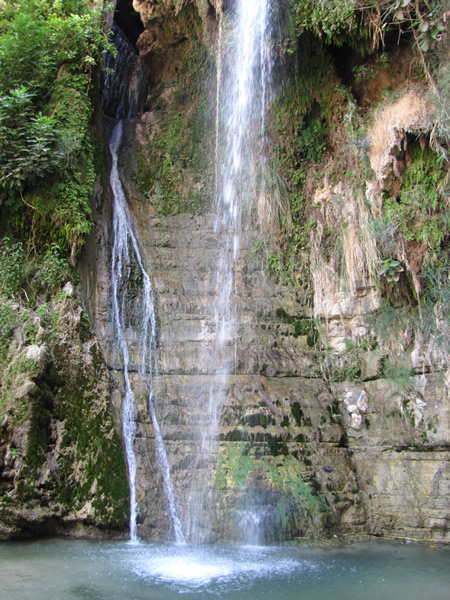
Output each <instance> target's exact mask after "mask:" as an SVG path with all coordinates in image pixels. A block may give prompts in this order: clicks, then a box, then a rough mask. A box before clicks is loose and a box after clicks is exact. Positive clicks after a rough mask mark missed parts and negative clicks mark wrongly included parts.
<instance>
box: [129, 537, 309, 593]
mask: <svg viewBox="0 0 450 600" xmlns="http://www.w3.org/2000/svg"><path fill="white" fill-rule="evenodd" d="M134 559H135V560H133V562H134V567H133V570H134V572H135V574H136V575H138V576H139V577H143V578H145V579H146V580H150V581H152V580H153V581H154V582H161V583H165V584H173V585H175V586H180V587H182V588H183V587H187V588H199V587H201V588H204V587H207V586H209V585H210V584H212V583H220V584H233V583H237V582H239V581H242V580H244V579H245V580H255V579H260V578H262V577H267V576H270V575H287V574H289V573H292V572H296V573H298V572H299V571H300V570H303V569H305V568H306V569H307V570H311V569H314V567H315V565H314V563H310V562H309V561H298V560H292V559H288V558H286V557H283V558H282V557H280V556H277V553H276V552H275V553H273V552H270V548H267V547H266V548H265V547H263V546H256V547H251V546H242V547H239V548H236V547H234V548H233V549H231V548H229V549H228V548H208V550H205V549H204V548H203V549H199V548H198V547H192V546H187V545H186V546H185V547H184V548H181V547H180V546H170V547H168V546H166V547H164V549H161V548H159V549H158V550H157V551H156V553H155V548H154V547H152V546H147V548H146V549H145V550H143V551H141V552H140V553H139V557H138V558H137V557H136V556H135V557H134Z"/></svg>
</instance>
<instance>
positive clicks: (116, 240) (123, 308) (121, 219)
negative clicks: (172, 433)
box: [110, 121, 184, 543]
mask: <svg viewBox="0 0 450 600" xmlns="http://www.w3.org/2000/svg"><path fill="white" fill-rule="evenodd" d="M121 141H122V121H119V122H118V123H117V125H116V126H115V128H114V130H113V133H112V136H111V142H110V152H111V158H112V165H111V174H110V183H111V190H112V193H113V246H112V259H111V285H112V309H113V310H112V313H113V314H112V317H113V324H114V331H115V336H116V340H117V344H118V347H119V350H120V353H121V356H122V361H123V373H124V380H125V398H124V401H123V405H122V435H123V439H124V445H125V456H126V461H127V466H128V477H129V488H130V540H131V541H136V540H137V531H136V530H137V527H136V521H137V501H136V454H135V451H134V441H135V437H136V419H137V409H136V400H135V396H134V393H133V388H132V383H131V378H130V373H129V371H130V360H129V350H128V344H127V340H126V336H125V331H126V328H127V317H128V313H129V312H130V311H131V310H132V309H134V307H135V306H136V305H137V304H139V306H138V309H137V312H138V315H137V317H136V318H137V323H136V325H135V327H136V329H137V331H138V332H139V334H140V344H139V356H138V364H139V367H138V368H139V374H140V375H141V376H142V378H143V379H144V380H145V381H146V383H147V385H148V410H149V413H150V416H151V419H152V424H153V431H154V435H155V448H156V456H157V461H158V467H159V470H160V472H161V475H162V479H163V483H164V491H165V494H166V498H167V504H168V509H169V515H170V519H171V523H172V528H173V533H174V538H175V541H176V542H178V543H184V535H183V531H182V527H181V523H180V520H179V518H178V514H177V510H176V502H175V494H174V490H173V486H172V482H171V479H170V472H169V464H168V460H167V454H166V451H165V447H164V441H163V438H162V435H161V431H160V428H159V425H158V421H157V418H156V413H155V407H154V404H153V379H154V377H156V376H157V375H158V371H157V348H156V319H155V312H154V302H153V288H152V284H151V280H150V277H149V276H148V274H147V272H146V270H145V268H144V264H143V261H142V258H141V255H140V252H139V246H138V243H137V240H136V236H135V235H134V232H133V226H132V220H131V216H130V213H129V209H128V205H127V202H126V198H125V193H124V190H123V187H122V183H121V181H120V176H119V169H118V164H117V163H118V152H119V148H120V144H121ZM132 269H134V270H135V278H136V279H137V280H142V292H141V297H140V299H139V300H140V301H139V303H137V301H136V299H133V302H132V304H131V303H130V301H129V300H128V299H127V288H128V284H129V281H130V275H131V271H132Z"/></svg>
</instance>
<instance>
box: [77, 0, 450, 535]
mask: <svg viewBox="0 0 450 600" xmlns="http://www.w3.org/2000/svg"><path fill="white" fill-rule="evenodd" d="M197 4H199V3H197ZM134 6H135V8H136V9H137V10H139V11H140V12H141V14H142V20H143V23H144V25H145V31H144V32H143V33H142V34H141V37H140V38H139V40H138V42H137V46H138V48H139V49H140V53H141V61H142V65H143V70H144V73H145V74H146V77H147V81H148V83H149V86H150V87H149V96H148V99H147V103H146V108H145V111H144V113H143V115H142V116H141V117H139V118H138V119H134V120H132V121H130V122H129V123H128V125H127V132H126V135H125V139H124V143H123V147H122V152H121V156H122V158H121V163H122V164H121V167H122V175H123V182H124V185H125V187H126V192H127V197H128V202H129V205H130V208H131V211H132V214H133V218H134V222H135V225H136V233H137V236H138V238H139V242H140V244H141V247H142V250H143V253H144V256H145V261H146V267H147V271H148V272H149V273H150V274H151V277H152V280H153V284H154V290H155V294H156V298H157V315H158V331H159V341H158V346H159V363H160V374H159V377H158V380H157V381H156V382H155V395H154V398H155V404H156V411H157V414H158V419H159V421H160V425H161V429H162V433H163V437H164V440H165V443H166V450H167V453H168V458H169V463H170V468H171V476H172V480H173V483H174V487H175V491H176V495H177V497H178V501H179V505H180V506H179V508H180V513H181V518H182V520H183V519H185V518H186V515H187V512H188V506H189V502H190V498H191V496H192V494H193V493H194V492H195V482H196V481H197V480H200V479H202V478H203V479H204V478H207V479H208V481H209V486H208V494H207V495H208V497H209V498H212V497H215V502H214V503H213V505H214V509H212V513H213V514H211V515H209V517H210V518H211V520H212V522H213V524H214V527H213V534H212V537H213V538H214V537H216V538H221V539H233V540H236V539H238V540H239V539H242V531H243V530H247V532H248V531H249V530H251V529H252V528H255V530H256V529H258V527H260V526H261V525H262V526H263V529H264V531H265V532H266V539H267V540H278V539H286V538H292V537H297V536H313V537H325V536H329V535H331V534H344V535H349V536H351V535H355V534H371V535H386V536H398V537H410V538H415V539H435V540H446V539H448V537H447V536H448V531H447V518H448V514H447V506H446V493H447V490H448V479H449V469H448V462H447V461H448V398H447V386H446V377H447V372H446V371H445V367H443V363H442V361H441V359H440V358H439V357H438V356H434V357H431V359H430V355H428V359H427V357H426V356H425V354H426V349H427V348H428V347H427V346H426V344H425V345H422V346H420V347H419V345H418V344H417V343H416V342H417V337H416V338H415V339H416V342H415V341H412V338H411V337H410V338H408V340H406V341H405V343H404V344H403V346H398V347H397V348H396V349H395V350H393V349H392V345H391V346H390V345H389V340H388V337H383V336H382V334H381V333H380V328H379V327H378V328H377V325H376V324H377V322H379V320H380V319H383V318H384V319H385V318H386V315H385V314H384V313H383V311H382V307H383V305H384V302H385V299H386V297H388V298H391V299H392V298H393V302H392V311H393V313H392V315H391V316H392V317H393V322H400V318H401V316H402V315H403V314H404V309H405V306H407V305H408V302H409V301H410V296H411V292H408V291H407V290H408V289H410V288H411V285H410V283H408V281H407V280H406V279H405V276H404V274H403V273H402V271H403V269H404V266H405V265H406V262H407V253H406V251H405V252H404V254H403V263H402V264H403V266H402V267H400V268H398V265H397V264H395V261H394V262H393V263H392V265H391V266H392V269H391V271H392V272H394V271H395V273H397V275H398V273H400V275H398V276H397V275H396V274H395V273H394V275H395V276H394V277H393V278H392V280H393V281H394V282H395V283H394V286H391V285H384V284H383V282H381V284H380V283H379V282H378V278H377V271H378V270H379V267H377V266H376V265H377V263H376V260H377V259H378V260H379V256H380V255H379V254H377V247H378V246H377V243H379V242H377V239H376V238H375V236H374V234H373V231H372V232H371V231H369V229H368V228H367V227H366V224H367V220H368V219H367V217H368V216H371V217H372V218H375V217H377V216H379V215H380V214H381V213H382V194H383V192H385V191H386V190H388V189H392V186H394V187H395V185H397V186H401V182H402V172H403V171H404V169H405V168H406V166H407V163H408V160H409V162H410V163H411V159H408V158H406V162H405V148H406V140H407V136H408V131H418V130H420V129H421V128H422V129H424V128H425V127H426V124H425V121H426V119H427V118H428V116H426V114H428V113H427V110H426V108H424V109H423V111H424V115H425V116H423V118H422V119H420V116H419V112H420V111H419V109H417V111H415V112H414V110H413V109H412V108H411V114H410V121H409V122H408V123H406V122H402V123H398V122H396V123H395V125H392V131H395V135H394V138H393V139H390V140H386V142H385V145H384V146H383V147H380V148H378V154H377V156H378V157H379V158H380V156H381V155H382V154H383V153H384V154H385V158H384V163H383V165H382V166H381V167H378V166H377V165H380V164H381V163H380V162H378V163H376V159H375V154H372V156H371V161H372V170H370V171H368V170H367V169H366V170H364V169H362V167H361V163H360V160H359V155H358V151H359V150H357V151H356V150H355V147H356V146H357V144H356V142H357V140H358V139H359V138H358V136H359V135H361V133H356V132H355V130H354V129H355V127H356V125H355V123H356V121H355V120H352V119H353V115H352V114H350V113H351V110H354V111H355V110H356V104H355V101H354V99H350V101H349V99H348V96H347V94H348V92H345V93H343V92H342V81H341V80H340V75H339V74H338V73H339V69H338V68H337V67H336V64H335V63H333V60H337V59H333V58H330V57H329V55H328V58H327V57H322V59H323V61H324V64H325V71H326V72H327V79H328V80H329V81H331V82H332V83H333V85H335V89H334V91H332V90H331V91H330V93H329V94H328V96H327V102H328V104H327V106H328V108H327V111H328V115H329V123H332V124H333V128H332V129H329V130H328V132H326V128H325V126H324V128H323V130H321V129H319V130H317V129H316V130H314V127H315V126H314V125H312V122H313V121H314V118H315V117H316V116H317V115H316V112H315V111H317V102H319V101H320V102H323V98H322V99H320V98H317V99H316V100H317V102H316V100H313V101H312V102H311V103H310V106H309V107H308V108H307V109H306V117H298V119H301V118H304V129H307V130H308V131H309V130H311V132H312V134H313V141H312V142H311V144H312V145H313V146H314V144H315V143H316V142H317V140H319V141H320V139H322V138H323V139H324V140H325V141H324V144H325V143H326V145H327V150H326V151H325V155H324V156H323V157H322V163H321V166H320V167H318V166H317V164H314V161H310V162H308V161H307V160H305V161H304V166H305V168H304V175H303V176H302V180H303V193H304V194H306V196H307V199H308V200H309V203H308V202H307V205H306V208H305V209H304V210H305V212H304V218H305V219H306V220H309V223H311V222H314V223H315V226H314V227H310V230H309V231H308V230H306V233H305V230H300V229H298V230H297V231H298V233H299V235H300V233H301V234H302V235H303V236H304V239H306V246H307V248H306V251H307V252H308V253H309V257H310V258H309V259H308V262H309V266H308V269H309V274H308V272H306V273H305V268H304V264H303V266H302V264H300V262H298V261H301V256H302V253H301V252H300V253H299V254H298V255H297V257H296V259H295V260H296V261H297V262H295V261H294V265H293V267H292V265H288V267H289V268H288V270H287V271H286V272H287V274H288V276H284V275H283V265H282V262H283V259H282V258H281V259H280V253H278V254H277V252H278V250H279V248H280V246H281V251H284V253H285V256H287V255H288V254H289V252H290V249H289V248H288V244H289V243H290V242H289V240H290V239H291V238H289V237H288V238H284V237H283V235H284V234H282V233H281V234H280V229H277V228H276V227H275V226H271V228H270V231H269V232H268V234H267V231H262V230H261V228H260V227H259V226H258V222H257V220H256V219H255V220H254V222H253V227H252V228H250V230H249V231H248V233H247V237H246V240H245V243H244V244H243V247H242V249H241V253H240V256H239V259H238V261H237V263H236V270H235V290H234V297H233V302H234V303H235V305H236V306H238V307H239V310H238V314H239V322H238V323H237V329H236V330H237V336H236V341H235V349H234V353H233V356H234V358H233V359H232V361H231V364H230V365H229V367H230V368H229V372H230V373H231V375H230V377H229V378H228V380H227V383H226V384H223V382H222V378H220V377H217V376H216V375H214V373H215V365H214V364H212V360H211V357H212V354H213V346H214V341H213V336H212V332H213V331H214V326H213V315H214V310H213V309H214V305H215V303H216V302H217V298H218V294H219V290H218V289H217V287H216V285H215V283H214V279H213V277H212V269H213V265H214V264H215V262H216V260H217V252H218V247H219V245H220V239H218V237H217V234H216V233H215V231H214V229H213V218H212V215H211V207H212V197H213V168H212V164H211V156H213V144H214V140H213V123H214V98H212V96H211V90H214V76H215V72H214V40H215V29H216V21H215V13H214V11H213V10H212V7H211V6H207V5H206V3H205V6H203V5H202V4H201V3H200V4H199V6H198V7H196V6H194V3H182V2H181V3H178V5H177V6H173V4H172V3H170V2H167V3H159V4H154V3H144V2H137V1H135V2H134ZM205 44H206V46H205ZM312 45H314V44H312ZM321 52H322V51H321ZM404 52H406V55H407V54H408V50H405V51H404ZM313 56H316V57H317V52H316V54H314V55H313ZM327 61H328V62H327ZM376 77H378V79H379V83H378V88H377V89H375V88H376V86H375V87H374V84H371V87H370V90H368V89H366V88H364V86H363V85H361V84H360V83H359V84H357V82H356V83H354V87H353V89H354V91H355V93H357V92H358V94H359V101H360V104H361V105H364V103H365V102H369V99H370V100H371V101H373V100H372V98H375V96H377V94H379V92H380V90H381V89H382V88H383V86H385V85H386V81H387V82H388V83H389V82H390V84H389V85H391V84H392V82H393V81H394V82H396V83H395V85H396V86H397V88H398V91H397V93H398V95H399V96H400V97H404V96H405V94H406V93H407V90H409V87H408V86H409V85H410V83H409V81H406V80H405V76H404V72H403V74H402V73H400V72H399V71H398V69H397V71H396V72H395V73H394V70H393V69H391V70H389V69H388V70H387V72H386V76H385V77H381V75H380V74H379V73H378V72H377V74H376ZM208 81H209V83H210V86H208ZM370 81H371V82H372V79H370ZM289 85H291V84H289ZM292 85H294V87H293V90H294V91H293V93H294V95H295V94H297V95H300V94H302V93H303V91H302V84H301V83H300V84H298V90H297V92H296V91H295V83H294V84H292ZM339 86H341V87H339ZM286 87H289V86H285V89H286ZM291 89H292V88H291ZM369 96H370V98H369ZM281 97H282V94H281ZM281 102H282V100H281ZM392 104H395V102H393V103H392ZM278 106H279V105H278ZM352 107H353V108H352ZM308 111H309V112H308ZM349 111H350V112H349ZM392 112H393V111H391V114H392ZM394 112H395V111H394ZM425 113H426V114H425ZM283 114H284V113H283ZM282 118H283V117H281V121H280V120H278V121H277V119H278V117H277V114H276V112H275V113H274V115H273V117H272V121H271V123H272V124H271V125H270V128H271V133H272V135H273V139H274V143H277V142H278V143H279V138H280V133H279V129H277V123H279V122H282ZM289 118H291V117H289ZM414 119H417V120H416V121H414ZM318 121H319V125H320V118H319V120H318ZM349 123H350V129H352V128H353V129H352V131H350V132H349V131H348V125H349ZM289 127H290V125H289V126H287V130H286V131H285V136H286V138H287V141H286V140H285V142H284V146H285V147H287V146H289V144H290V143H291V142H290V141H289V135H292V134H290V131H292V130H289ZM294 131H295V129H294ZM301 135H303V134H301ZM321 136H322V137H321ZM323 136H325V137H323ZM345 144H350V145H352V147H350V146H346V145H345ZM345 148H346V150H344V149H345ZM349 148H350V149H349ZM373 148H374V143H372V149H373ZM400 148H403V150H399V149H400ZM305 152H306V153H307V152H308V147H306V150H305ZM317 152H318V151H317V146H314V147H312V149H310V154H312V155H315V154H317ZM343 152H344V154H345V160H344V158H343V154H342V153H343ZM373 152H375V150H373ZM402 152H403V154H402ZM320 153H322V150H321V151H320ZM406 154H408V150H406ZM316 158H317V156H316ZM380 160H382V159H381V158H380ZM402 161H403V162H402ZM284 164H285V165H286V164H287V163H284ZM369 166H370V165H369ZM286 168H287V167H286ZM349 169H350V170H349ZM380 169H381V170H380ZM286 173H288V172H287V171H286V170H285V172H284V176H286ZM368 204H369V205H370V206H369V207H368ZM108 211H109V204H108V202H106V203H105V205H104V206H103V207H102V208H101V210H100V211H99V212H98V215H97V230H96V232H95V234H94V236H93V237H92V239H91V240H90V242H89V243H88V246H87V252H86V254H85V267H84V269H85V270H84V271H83V280H84V284H85V299H86V300H85V302H86V305H87V306H88V307H89V311H90V316H91V318H92V321H93V323H94V325H95V330H96V334H97V337H98V339H99V341H100V344H101V347H102V350H103V352H104V355H105V357H106V362H107V364H108V366H109V368H110V371H111V377H112V381H113V388H114V389H113V404H114V405H115V406H116V407H118V406H119V405H120V402H121V397H122V393H123V390H122V374H121V366H120V360H119V359H118V356H117V355H116V353H115V350H114V340H113V339H112V337H111V330H110V317H109V299H108V294H109V292H110V282H109V277H108V273H109V267H108V266H107V265H108V262H109V258H110V257H109V249H108V243H109V238H110V232H109V231H108V223H109V221H110V217H109V214H108ZM294 225H295V224H294ZM333 228H334V229H333ZM280 235H281V242H280ZM333 235H334V236H335V238H338V237H339V239H340V240H341V245H340V250H339V251H340V252H341V253H342V254H343V255H344V256H345V258H346V262H345V267H344V270H345V277H343V276H342V262H340V261H339V258H338V256H337V252H338V249H337V246H336V245H333V244H330V239H332V238H333ZM291 237H292V236H291ZM286 239H287V241H283V240H286ZM308 240H309V241H308ZM277 244H278V246H277ZM274 248H275V249H276V252H275V251H274ZM397 250H398V248H397ZM404 250H405V249H404ZM303 256H304V254H303ZM280 265H281V266H280ZM86 267H87V268H86ZM388 271H389V269H388V268H386V272H388ZM411 272H412V273H413V275H414V269H411ZM293 273H294V275H293ZM295 273H296V274H295ZM391 275H392V273H391ZM396 280H397V281H396ZM136 286H137V288H136V290H134V291H133V290H130V294H133V293H136V294H137V293H138V287H139V282H136ZM408 286H409V288H408ZM394 288H395V289H394ZM405 290H406V291H405ZM408 294H409V296H408ZM392 331H395V328H393V329H392ZM127 335H128V342H129V345H130V347H131V348H132V349H133V348H134V351H133V350H132V356H133V360H134V367H132V368H133V369H134V370H135V371H136V376H135V377H134V379H133V384H134V385H135V390H136V396H137V399H138V404H139V417H138V425H137V427H138V429H137V439H136V451H137V457H138V476H137V485H138V513H139V516H138V533H139V535H142V536H144V537H149V538H164V537H165V536H166V535H167V531H168V529H169V528H170V523H169V521H168V516H167V507H166V505H165V500H164V492H163V485H162V481H161V477H160V475H159V474H158V472H157V467H156V464H157V461H156V460H155V448H154V435H153V429H152V426H151V420H150V417H149V414H148V409H147V405H146V390H145V385H144V382H142V381H140V379H139V376H138V375H137V370H138V368H137V367H138V365H137V364H136V361H137V360H138V359H137V338H138V335H139V332H138V331H133V330H132V329H130V330H129V331H128V334H127ZM398 335H399V336H400V332H399V334H398ZM395 352H397V355H396V356H398V355H399V354H401V355H402V357H403V358H404V359H405V364H406V374H405V373H404V372H403V375H404V377H403V375H402V373H398V372H397V373H396V374H392V372H391V371H389V368H388V366H389V364H390V363H389V359H390V358H392V356H393V354H392V353H394V354H395ZM211 378H216V379H217V384H216V385H217V387H218V388H219V387H220V386H224V385H225V389H224V390H223V391H222V393H223V395H224V397H225V402H224V406H223V410H222V415H221V419H220V427H219V432H218V444H217V446H216V450H215V452H216V458H215V461H214V463H215V467H214V469H213V470H212V472H211V471H210V470H207V469H206V464H204V461H203V457H202V454H201V448H200V443H199V439H200V434H199V432H200V430H201V429H202V427H203V426H204V415H205V414H206V412H207V410H206V406H207V403H208V389H209V388H208V384H207V383H206V382H210V381H211ZM117 419H118V412H117V413H116V420H117ZM208 506H210V504H209V503H207V502H205V510H207V507H208ZM256 521H257V522H256Z"/></svg>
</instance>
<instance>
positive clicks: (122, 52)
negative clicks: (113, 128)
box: [102, 23, 147, 119]
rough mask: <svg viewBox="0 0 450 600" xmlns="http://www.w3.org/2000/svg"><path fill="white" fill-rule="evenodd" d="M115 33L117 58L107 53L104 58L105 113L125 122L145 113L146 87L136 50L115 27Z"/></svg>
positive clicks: (118, 28)
mask: <svg viewBox="0 0 450 600" xmlns="http://www.w3.org/2000/svg"><path fill="white" fill-rule="evenodd" d="M112 31H113V34H114V38H113V39H114V45H115V46H116V48H117V56H116V57H115V58H114V56H113V55H112V54H110V53H108V54H107V55H106V57H105V78H104V82H103V97H102V104H103V112H104V114H105V115H107V116H108V117H112V118H114V119H126V118H128V117H132V116H134V115H137V114H139V113H140V112H142V108H143V106H144V104H145V100H146V97H147V86H146V84H145V81H144V76H143V74H142V70H141V65H140V61H139V60H138V57H137V56H136V53H135V51H134V49H133V46H132V45H131V44H130V42H129V41H128V40H127V39H126V37H125V36H124V35H123V33H122V31H121V29H120V27H118V26H117V25H116V24H115V23H113V26H112Z"/></svg>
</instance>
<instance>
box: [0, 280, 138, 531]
mask: <svg viewBox="0 0 450 600" xmlns="http://www.w3.org/2000/svg"><path fill="white" fill-rule="evenodd" d="M44 309H45V310H44ZM44 309H43V308H41V309H40V310H39V314H37V313H33V311H31V310H28V320H26V319H24V318H22V322H23V323H27V324H28V326H25V327H21V326H18V328H17V329H16V331H15V336H14V339H13V340H12V341H11V343H10V345H9V349H8V352H7V357H6V361H5V362H4V363H2V386H1V396H0V398H1V411H2V421H1V426H0V468H1V479H0V486H1V495H0V538H1V539H8V538H14V537H27V536H36V535H60V534H64V535H65V534H69V535H73V536H95V537H101V536H115V537H116V536H121V535H122V532H123V530H124V528H125V527H126V525H127V520H128V517H127V514H128V484H127V478H126V471H125V464H124V459H123V453H122V447H121V443H120V439H119V436H118V435H117V432H116V430H115V428H114V426H113V422H112V419H111V408H110V380H109V374H108V370H107V369H106V366H105V363H104V360H103V357H102V353H101V350H100V347H99V345H98V343H97V342H96V340H95V339H94V338H93V337H92V333H91V331H90V327H89V322H88V319H87V315H86V313H84V312H83V311H82V309H81V306H80V303H79V302H77V301H75V299H74V298H73V289H72V288H71V286H70V284H67V286H66V287H65V288H64V292H63V295H62V297H60V298H59V299H58V300H53V301H52V302H51V303H49V304H48V305H45V306H44ZM17 310H26V309H23V308H22V309H19V307H17ZM22 317H23V315H22ZM32 332H35V335H34V338H33V339H32V337H33V335H32Z"/></svg>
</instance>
